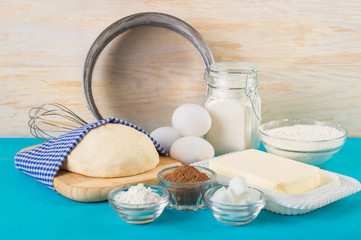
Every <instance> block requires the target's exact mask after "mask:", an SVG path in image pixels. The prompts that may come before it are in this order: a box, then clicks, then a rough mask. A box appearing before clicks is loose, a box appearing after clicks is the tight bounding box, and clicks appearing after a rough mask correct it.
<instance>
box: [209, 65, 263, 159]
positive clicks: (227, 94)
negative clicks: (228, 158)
mask: <svg viewBox="0 0 361 240" xmlns="http://www.w3.org/2000/svg"><path fill="white" fill-rule="evenodd" d="M257 73H258V69H257V68H256V67H255V66H254V65H252V64H250V63H241V62H219V63H214V64H212V65H211V66H210V67H209V68H208V69H206V72H205V80H206V81H207V83H208V88H207V96H206V99H205V102H204V106H205V108H206V109H207V110H208V112H209V113H210V115H211V118H212V126H211V129H210V130H209V132H208V133H207V134H206V136H205V138H206V140H207V141H208V142H210V143H211V144H212V146H213V147H214V149H215V152H216V155H220V154H225V153H229V152H233V151H242V150H245V149H250V148H253V149H257V148H258V147H259V144H260V139H259V136H258V134H257V131H258V127H259V124H260V120H261V104H260V103H261V102H260V97H259V95H258V91H259V86H258V75H257Z"/></svg>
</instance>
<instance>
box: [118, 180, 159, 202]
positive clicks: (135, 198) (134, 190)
mask: <svg viewBox="0 0 361 240" xmlns="http://www.w3.org/2000/svg"><path fill="white" fill-rule="evenodd" d="M160 199H161V197H160V195H159V194H157V193H154V192H152V189H151V188H150V187H145V186H144V185H143V183H139V184H138V185H136V186H132V187H130V188H129V189H128V191H121V192H119V193H118V194H117V195H115V197H114V200H115V201H117V202H120V203H127V204H146V203H152V202H156V201H158V200H160Z"/></svg>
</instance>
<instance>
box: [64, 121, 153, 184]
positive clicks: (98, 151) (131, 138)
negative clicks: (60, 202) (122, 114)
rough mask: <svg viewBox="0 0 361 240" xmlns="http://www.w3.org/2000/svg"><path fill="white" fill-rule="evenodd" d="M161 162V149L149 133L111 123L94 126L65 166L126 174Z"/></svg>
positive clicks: (92, 172) (77, 170) (90, 173)
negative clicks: (155, 144)
mask: <svg viewBox="0 0 361 240" xmlns="http://www.w3.org/2000/svg"><path fill="white" fill-rule="evenodd" d="M158 163H159V155H158V152H157V150H156V149H155V147H154V144H153V142H152V141H151V140H150V139H149V138H148V136H146V135H145V134H144V133H141V132H139V131H137V130H135V129H133V128H131V127H128V126H125V125H122V124H115V123H108V124H105V125H102V126H99V127H96V128H94V129H92V130H90V131H89V132H88V133H87V134H86V135H85V136H84V138H83V139H82V140H81V141H80V142H79V143H78V145H77V146H76V147H75V148H74V149H73V150H72V151H71V153H70V154H69V155H68V157H67V159H66V160H65V162H64V164H63V166H62V168H64V169H67V170H69V171H71V172H75V173H80V174H83V175H86V176H90V177H125V176H131V175H136V174H139V173H142V172H145V171H148V170H151V169H153V168H155V167H156V166H157V164H158Z"/></svg>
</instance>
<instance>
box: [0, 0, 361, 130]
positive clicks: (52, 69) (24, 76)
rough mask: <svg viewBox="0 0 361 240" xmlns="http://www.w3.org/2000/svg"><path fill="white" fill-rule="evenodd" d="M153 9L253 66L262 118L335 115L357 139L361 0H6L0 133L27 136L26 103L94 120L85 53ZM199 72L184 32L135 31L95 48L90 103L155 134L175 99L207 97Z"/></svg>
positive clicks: (219, 53) (227, 57) (1, 10)
mask: <svg viewBox="0 0 361 240" xmlns="http://www.w3.org/2000/svg"><path fill="white" fill-rule="evenodd" d="M147 11H155V12H164V13H168V14H171V15H174V16H176V17H179V18H181V19H183V20H184V21H186V22H188V23H189V24H190V25H192V26H193V27H194V28H196V29H197V30H198V32H199V33H200V34H201V35H202V36H203V37H204V39H205V40H206V41H207V43H208V45H209V46H210V49H211V50H212V52H213V55H214V58H215V60H216V61H247V62H253V63H254V64H255V65H256V66H257V67H258V68H259V70H260V75H259V78H260V86H261V98H262V114H263V121H267V120H273V119H280V118H314V119H318V120H326V121H334V122H337V123H340V124H341V125H343V126H344V127H345V128H346V129H347V130H348V132H349V135H350V136H359V137H360V136H361V14H360V13H361V0H349V1H338V0H330V1H313V0H304V1H280V0H275V1H274V0H260V1H251V0H244V1H239V0H228V1H221V0H208V1H205V0H203V1H202V0H195V1H173V0H166V1H162V0H156V1H145V0H143V1H142V0H133V1H129V0H128V1H126V0H120V1H116V0H103V1H86V0H77V1H72V0H63V1H58V0H56V1H46V0H32V1H27V0H13V1H10V0H9V1H4V0H0V116H1V117H0V137H24V136H30V134H29V130H28V126H27V121H28V110H29V109H30V108H31V107H34V106H38V105H41V104H43V103H48V102H58V103H62V104H64V105H66V106H68V107H70V108H71V109H72V110H74V111H75V112H77V113H78V114H79V115H81V116H83V117H84V118H85V119H86V120H88V121H93V116H92V114H91V113H90V112H89V110H88V109H87V107H86V102H85V99H84V97H83V92H82V83H81V81H82V71H83V65H84V61H85V57H86V55H87V52H88V50H89V48H90V46H91V44H92V43H93V41H94V40H95V39H96V37H97V36H98V34H100V32H101V31H102V30H103V29H105V28H106V27H107V26H108V25H110V24H111V23H113V22H115V21H116V20H118V19H120V18H122V17H125V16H127V15H130V14H134V13H138V12H147ZM203 70H204V69H203V65H202V61H201V59H200V56H199V55H198V53H197V51H196V50H195V49H194V48H193V47H192V45H191V44H190V43H188V42H187V41H186V40H185V39H184V38H182V37H180V36H178V35H176V34H175V33H172V32H169V31H166V30H164V29H159V28H154V27H148V28H139V29H138V28H137V29H135V30H133V31H129V32H127V33H126V34H123V35H121V36H120V37H119V38H117V39H116V40H114V41H113V42H112V43H111V44H110V45H109V46H108V47H107V48H106V49H105V51H104V52H103V53H102V55H101V56H100V59H99V61H98V63H97V65H96V69H95V72H94V87H93V88H94V95H95V100H96V102H97V104H98V105H99V109H100V111H101V113H102V114H103V115H104V116H111V115H112V116H116V117H119V118H123V119H125V120H128V121H131V122H134V123H137V124H139V125H141V126H142V127H144V128H145V129H146V130H152V129H154V128H155V127H159V126H162V125H169V124H170V116H171V112H172V111H173V110H174V109H175V108H176V106H178V105H180V104H182V103H185V102H195V103H202V100H203V97H204V93H205V89H206V84H205V83H204V82H203V80H202V74H203Z"/></svg>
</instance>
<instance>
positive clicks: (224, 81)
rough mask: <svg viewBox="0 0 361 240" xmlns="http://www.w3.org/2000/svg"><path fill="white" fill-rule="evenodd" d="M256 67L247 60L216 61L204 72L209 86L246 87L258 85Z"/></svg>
mask: <svg viewBox="0 0 361 240" xmlns="http://www.w3.org/2000/svg"><path fill="white" fill-rule="evenodd" d="M257 73H258V69H257V67H256V66H255V65H254V64H252V63H248V62H217V63H213V64H212V65H211V66H210V67H209V68H207V69H206V72H205V80H206V81H207V83H208V85H209V86H210V87H214V88H221V89H247V88H257V87H258V76H257Z"/></svg>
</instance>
